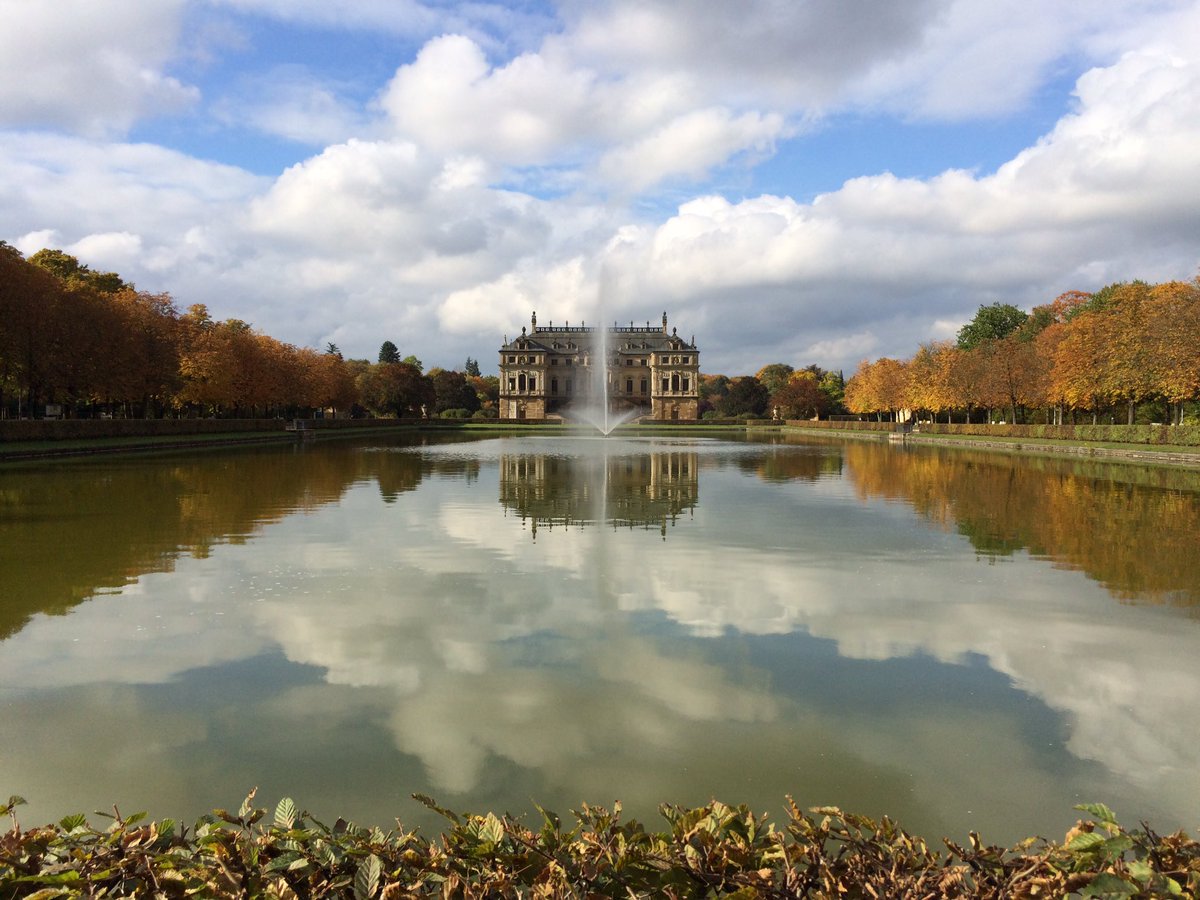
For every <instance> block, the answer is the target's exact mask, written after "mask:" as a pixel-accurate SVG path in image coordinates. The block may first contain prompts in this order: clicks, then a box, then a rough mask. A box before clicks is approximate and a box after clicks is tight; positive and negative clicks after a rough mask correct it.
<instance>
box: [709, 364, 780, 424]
mask: <svg viewBox="0 0 1200 900" xmlns="http://www.w3.org/2000/svg"><path fill="white" fill-rule="evenodd" d="M770 399H771V395H770V394H768V393H767V389H766V388H765V387H763V385H762V382H760V381H759V380H758V379H757V378H755V377H754V376H753V375H744V376H742V377H741V378H735V379H733V381H732V382H730V384H729V392H728V393H727V394H726V395H725V396H724V397H722V398H721V399H720V401H718V403H717V412H718V413H720V415H721V416H723V417H724V418H727V419H731V418H734V417H736V416H743V415H751V416H761V415H763V414H764V413H765V412H766V411H767V403H768V401H769V400H770Z"/></svg>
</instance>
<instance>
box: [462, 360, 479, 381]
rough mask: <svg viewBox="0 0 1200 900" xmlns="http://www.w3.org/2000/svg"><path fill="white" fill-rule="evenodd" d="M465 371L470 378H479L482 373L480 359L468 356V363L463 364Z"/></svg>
mask: <svg viewBox="0 0 1200 900" xmlns="http://www.w3.org/2000/svg"><path fill="white" fill-rule="evenodd" d="M463 373H464V374H465V375H467V377H469V378H479V377H480V376H481V374H482V373H481V372H480V371H479V360H477V359H471V357H469V356H468V357H467V362H466V365H464V366H463Z"/></svg>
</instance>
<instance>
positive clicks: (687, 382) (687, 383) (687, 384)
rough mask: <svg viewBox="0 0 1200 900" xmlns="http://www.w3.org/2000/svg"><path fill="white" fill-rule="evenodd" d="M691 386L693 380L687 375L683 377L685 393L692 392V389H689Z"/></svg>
mask: <svg viewBox="0 0 1200 900" xmlns="http://www.w3.org/2000/svg"><path fill="white" fill-rule="evenodd" d="M690 384H691V380H690V379H689V378H688V377H687V376H686V375H684V376H683V389H684V390H685V391H686V390H690V387H689V385H690Z"/></svg>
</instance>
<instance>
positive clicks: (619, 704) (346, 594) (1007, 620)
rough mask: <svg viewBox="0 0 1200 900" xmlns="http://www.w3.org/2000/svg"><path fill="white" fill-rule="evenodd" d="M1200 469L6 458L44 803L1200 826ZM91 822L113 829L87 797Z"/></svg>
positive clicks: (28, 769)
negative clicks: (743, 813) (1111, 814)
mask: <svg viewBox="0 0 1200 900" xmlns="http://www.w3.org/2000/svg"><path fill="white" fill-rule="evenodd" d="M1197 535H1200V472H1196V471H1187V470H1172V469H1169V468H1142V467H1136V466H1131V465H1120V464H1101V463H1097V462H1090V461H1077V460H1061V459H1048V458H1019V457H1016V456H1011V455H1004V454H987V453H983V452H978V451H969V450H960V449H937V448H917V447H902V446H889V445H887V444H883V443H874V442H846V443H840V442H838V441H835V440H826V441H819V442H814V441H804V440H799V439H796V440H793V439H791V438H784V437H775V438H772V439H770V440H764V441H762V442H754V441H724V440H713V439H706V438H689V437H673V436H672V437H641V436H639V437H617V436H614V437H610V438H607V439H603V438H598V437H596V438H593V437H590V436H586V435H579V436H573V435H561V436H548V435H543V434H539V435H526V436H511V437H509V436H505V437H488V438H483V439H464V438H462V437H461V436H448V437H442V438H438V437H434V436H431V435H429V434H426V435H423V436H410V437H408V438H394V439H391V440H387V439H382V438H381V439H376V440H373V441H370V442H361V441H358V442H355V441H350V440H330V441H315V442H306V443H303V444H297V445H295V446H292V445H287V446H284V447H278V446H276V447H269V448H254V449H250V448H247V449H237V450H223V451H217V450H210V451H206V452H204V453H202V454H195V455H193V454H184V453H178V454H164V455H158V456H147V457H138V458H133V457H126V458H100V457H97V458H91V459H87V460H82V461H78V462H74V463H70V464H63V463H57V464H54V465H50V464H45V465H43V464H37V465H31V464H27V465H21V466H9V467H4V468H0V572H2V573H3V575H2V581H0V734H2V735H3V736H4V738H3V741H2V742H0V745H2V749H0V793H2V794H4V796H7V795H8V794H10V793H17V794H21V795H22V796H24V797H25V798H26V799H27V800H28V801H29V805H28V806H27V807H23V808H22V810H21V812H20V818H21V821H22V824H24V825H34V824H40V823H43V822H46V821H50V820H52V819H57V818H58V817H60V816H62V815H65V814H67V813H72V812H88V813H91V812H92V811H93V810H105V809H111V807H112V805H113V804H114V803H116V804H118V805H119V806H120V808H121V810H122V811H123V812H132V811H134V810H149V812H150V814H151V815H152V816H155V817H167V816H169V817H173V818H177V819H183V820H185V821H189V820H191V819H193V818H194V817H195V816H197V815H198V814H200V813H202V812H205V811H207V810H209V809H211V808H212V807H214V806H225V807H236V806H237V805H238V804H239V803H240V801H241V799H242V797H244V796H245V794H246V792H247V790H248V789H250V788H251V787H254V786H257V787H258V788H259V796H258V801H259V802H260V803H261V804H262V805H267V806H272V805H274V803H275V802H276V801H277V800H278V799H279V798H280V797H283V796H291V797H293V798H295V800H296V802H297V804H298V805H299V806H301V807H302V808H307V809H308V810H310V811H312V812H313V813H314V814H316V815H318V817H321V818H323V819H327V820H329V821H332V819H334V818H336V817H337V816H338V815H342V816H346V817H347V818H351V819H353V820H355V821H357V822H360V823H363V824H379V825H383V826H385V827H386V826H388V825H390V824H392V823H393V820H394V818H396V817H399V818H400V819H401V820H402V821H403V822H404V823H405V825H414V824H415V825H420V826H421V827H422V828H423V830H425V831H431V830H436V829H437V828H438V827H439V823H438V821H435V820H434V819H433V817H432V814H431V813H429V812H428V811H427V810H425V809H424V807H421V806H419V805H418V804H417V803H416V802H415V801H413V800H412V799H410V795H411V794H413V793H414V792H419V793H424V794H428V795H432V796H433V797H435V798H436V799H437V800H438V802H439V803H441V804H442V805H444V806H449V807H450V808H453V809H459V810H469V811H480V812H482V811H486V810H489V809H490V810H496V811H509V812H512V813H518V814H519V813H524V812H526V811H529V810H531V809H532V803H533V802H534V801H536V802H537V803H539V804H541V805H542V806H544V807H547V808H550V809H554V810H556V811H558V812H559V813H561V814H564V815H565V814H567V813H568V811H569V810H570V809H572V808H578V806H579V804H580V803H581V802H584V801H586V802H588V803H591V804H601V805H610V804H611V803H612V802H613V801H615V800H620V801H621V802H622V804H623V806H624V809H625V811H626V814H627V815H631V816H634V817H636V818H639V819H642V820H644V821H646V820H648V821H649V822H651V823H652V824H654V825H655V826H656V827H657V825H658V823H659V820H658V819H657V814H656V812H655V810H656V808H657V805H658V804H659V803H661V802H664V801H667V802H672V803H679V804H687V805H698V804H701V803H703V802H706V801H707V800H709V799H710V798H712V797H716V798H718V799H721V800H724V801H725V802H728V803H735V804H736V803H747V804H749V805H751V806H752V807H753V808H754V809H756V810H758V811H766V812H770V813H772V815H773V816H777V814H779V813H780V811H781V809H782V806H783V803H784V798H785V796H786V795H792V796H794V797H795V798H796V800H797V802H798V803H799V804H800V805H801V806H804V807H809V806H815V805H822V804H836V805H838V806H841V807H843V808H845V809H849V810H853V811H856V812H863V813H867V814H870V815H876V816H877V815H881V814H884V813H886V814H888V815H891V816H893V817H894V818H896V819H898V820H899V821H900V822H901V823H902V824H904V825H905V826H906V827H908V828H910V829H912V830H915V831H918V832H919V833H922V834H925V835H927V836H930V837H934V838H936V837H938V836H941V835H947V836H950V837H953V838H955V839H958V840H962V839H964V838H965V835H966V833H967V832H968V831H969V830H978V831H981V832H982V833H983V835H984V837H985V839H988V840H991V841H996V842H1012V841H1015V840H1018V839H1020V838H1022V837H1025V836H1027V835H1031V834H1035V833H1036V834H1044V835H1046V836H1050V837H1057V838H1061V837H1062V834H1063V832H1064V831H1065V829H1066V828H1067V827H1068V826H1069V825H1070V824H1071V823H1072V822H1073V821H1074V819H1075V818H1076V817H1077V816H1078V813H1076V812H1075V811H1074V810H1073V809H1072V805H1073V804H1076V803H1081V802H1089V801H1102V802H1106V803H1108V804H1109V805H1110V806H1112V807H1114V809H1115V810H1116V811H1117V813H1118V815H1119V816H1120V817H1121V819H1122V821H1124V822H1126V823H1127V824H1130V825H1132V824H1136V821H1137V820H1138V819H1139V818H1143V817H1144V818H1148V819H1149V820H1150V821H1151V823H1152V824H1153V825H1154V826H1155V827H1156V828H1158V829H1159V830H1170V829H1174V828H1177V827H1187V828H1194V827H1195V826H1196V825H1197V824H1198V823H1200V779H1198V778H1197V777H1196V773H1197V772H1198V771H1200V741H1198V740H1197V735H1200V699H1198V698H1200V622H1198V619H1197V609H1198V608H1200V566H1197V564H1196V556H1197V552H1196V551H1197V550H1198V549H1200V539H1198V538H1197ZM93 821H96V820H95V819H93Z"/></svg>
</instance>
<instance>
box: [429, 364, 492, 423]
mask: <svg viewBox="0 0 1200 900" xmlns="http://www.w3.org/2000/svg"><path fill="white" fill-rule="evenodd" d="M429 377H430V380H431V381H432V382H433V393H434V400H433V411H434V412H435V413H439V414H440V413H443V412H445V411H446V410H448V409H465V410H467V412H475V410H477V409H479V405H480V403H479V395H478V393H476V391H475V387H474V385H472V384H471V383H470V382H469V381H468V380H467V376H466V375H464V374H463V373H462V372H448V371H446V370H445V369H436V370H433V371H431V372H430V373H429Z"/></svg>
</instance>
